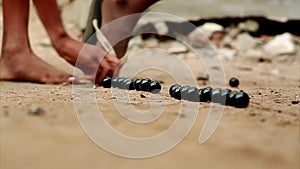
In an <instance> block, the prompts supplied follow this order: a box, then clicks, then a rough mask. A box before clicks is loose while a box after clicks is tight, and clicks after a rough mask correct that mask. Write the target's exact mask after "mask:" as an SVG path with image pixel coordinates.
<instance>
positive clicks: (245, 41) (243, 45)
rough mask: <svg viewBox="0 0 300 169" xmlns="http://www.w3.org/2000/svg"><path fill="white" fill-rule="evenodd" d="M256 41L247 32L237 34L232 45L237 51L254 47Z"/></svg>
mask: <svg viewBox="0 0 300 169" xmlns="http://www.w3.org/2000/svg"><path fill="white" fill-rule="evenodd" d="M257 43H258V42H257V40H255V39H254V38H253V37H252V36H251V35H249V34H248V33H242V34H239V35H238V36H237V38H236V39H235V40H234V41H233V42H232V46H233V47H234V48H235V49H237V50H239V51H244V50H248V49H252V48H254V47H255V46H256V45H257Z"/></svg>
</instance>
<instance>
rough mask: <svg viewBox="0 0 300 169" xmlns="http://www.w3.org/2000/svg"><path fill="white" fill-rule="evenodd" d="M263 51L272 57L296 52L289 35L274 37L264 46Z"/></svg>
mask: <svg viewBox="0 0 300 169" xmlns="http://www.w3.org/2000/svg"><path fill="white" fill-rule="evenodd" d="M263 50H264V51H265V52H266V53H267V54H270V55H272V56H278V55H282V54H293V53H295V52H296V49H295V44H294V43H293V37H292V35H291V34H290V33H284V34H281V35H277V36H275V38H274V39H272V40H271V41H270V42H268V43H267V44H266V45H264V47H263Z"/></svg>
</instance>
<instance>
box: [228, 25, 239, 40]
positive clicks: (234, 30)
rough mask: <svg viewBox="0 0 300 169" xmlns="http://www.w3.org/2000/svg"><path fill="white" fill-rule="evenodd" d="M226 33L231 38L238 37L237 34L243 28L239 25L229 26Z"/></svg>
mask: <svg viewBox="0 0 300 169" xmlns="http://www.w3.org/2000/svg"><path fill="white" fill-rule="evenodd" d="M226 32H227V33H226V34H227V35H228V36H229V37H231V38H236V37H237V35H238V34H239V33H240V32H241V29H240V28H237V27H229V28H226Z"/></svg>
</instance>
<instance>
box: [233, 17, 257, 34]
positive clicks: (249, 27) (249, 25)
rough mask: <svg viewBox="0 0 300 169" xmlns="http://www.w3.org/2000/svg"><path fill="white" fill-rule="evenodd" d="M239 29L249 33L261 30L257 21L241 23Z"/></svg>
mask: <svg viewBox="0 0 300 169" xmlns="http://www.w3.org/2000/svg"><path fill="white" fill-rule="evenodd" d="M238 28H239V29H240V30H243V31H247V32H256V31H257V30H258V29H259V24H258V23H257V22H256V21H254V20H251V19H249V20H247V21H245V22H241V23H239V25H238Z"/></svg>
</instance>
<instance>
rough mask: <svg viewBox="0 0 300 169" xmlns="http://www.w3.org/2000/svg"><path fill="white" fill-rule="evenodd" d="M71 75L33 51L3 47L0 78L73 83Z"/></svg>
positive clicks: (0, 59) (0, 60)
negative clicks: (48, 62)
mask: <svg viewBox="0 0 300 169" xmlns="http://www.w3.org/2000/svg"><path fill="white" fill-rule="evenodd" d="M70 77H71V76H70V75H69V74H67V73H65V72H63V71H60V70H58V69H56V68H55V67H53V66H51V65H49V64H47V63H46V62H44V61H43V60H41V59H40V58H39V57H37V56H36V55H35V54H34V53H33V52H32V51H30V50H26V49H20V50H18V49H8V50H6V49H3V50H2V53H1V58H0V80H9V81H27V82H28V81H30V82H36V83H51V84H59V83H65V82H68V83H71V82H72V81H70Z"/></svg>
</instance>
